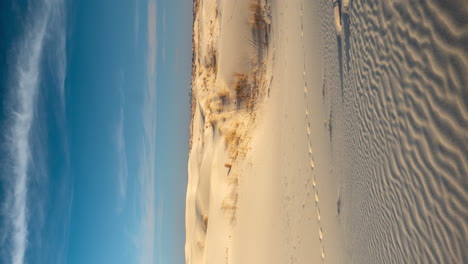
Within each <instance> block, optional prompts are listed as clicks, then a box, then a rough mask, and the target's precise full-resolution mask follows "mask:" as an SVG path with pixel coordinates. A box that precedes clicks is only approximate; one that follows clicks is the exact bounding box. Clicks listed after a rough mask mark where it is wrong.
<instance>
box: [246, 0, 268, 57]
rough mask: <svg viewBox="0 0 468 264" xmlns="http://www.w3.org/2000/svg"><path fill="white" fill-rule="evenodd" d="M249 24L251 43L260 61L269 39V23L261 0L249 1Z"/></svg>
mask: <svg viewBox="0 0 468 264" xmlns="http://www.w3.org/2000/svg"><path fill="white" fill-rule="evenodd" d="M249 9H250V18H249V24H250V27H251V28H252V35H253V41H252V44H253V45H254V46H255V47H256V48H257V52H258V61H262V59H263V53H264V52H265V50H266V48H267V47H268V44H269V40H270V28H271V23H270V19H269V18H268V14H267V11H266V6H265V3H263V1H262V0H251V1H250V6H249Z"/></svg>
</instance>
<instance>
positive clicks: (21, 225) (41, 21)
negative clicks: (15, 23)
mask: <svg viewBox="0 0 468 264" xmlns="http://www.w3.org/2000/svg"><path fill="white" fill-rule="evenodd" d="M57 4H60V7H57ZM61 7H62V6H61V2H60V1H55V0H49V1H44V2H43V3H42V5H39V7H38V9H37V10H34V12H31V14H30V16H29V17H30V20H29V21H27V23H26V25H25V29H24V33H23V36H22V38H21V39H20V40H19V42H18V46H17V47H18V49H17V50H18V53H17V54H16V55H15V56H16V57H15V63H14V64H13V67H14V68H13V71H12V74H13V75H12V76H11V78H10V79H9V82H8V85H9V91H11V94H10V98H9V103H10V105H9V109H8V110H9V114H10V116H9V120H8V122H9V124H8V126H7V127H8V130H7V131H6V133H5V134H4V139H5V143H6V144H5V146H6V147H7V153H8V154H9V155H8V158H9V161H10V162H9V167H7V168H6V169H5V170H4V171H2V173H3V175H2V180H4V182H5V184H6V186H7V187H6V190H7V191H6V193H5V200H4V202H3V203H2V207H1V209H2V210H1V214H2V217H4V219H5V221H4V222H3V223H2V224H3V225H2V226H1V227H0V230H1V233H2V234H1V237H2V241H1V247H2V248H3V249H2V252H3V253H6V256H2V257H3V258H6V261H7V262H8V263H13V264H23V263H25V254H26V249H27V246H28V221H29V215H28V213H29V210H28V173H30V170H31V162H32V160H31V142H30V134H31V129H32V126H33V122H34V119H35V110H36V101H37V99H36V98H37V93H38V88H39V84H40V77H41V68H40V64H41V58H42V56H43V54H42V53H43V47H44V43H45V41H46V37H47V36H48V31H49V30H50V26H51V25H52V24H53V23H54V22H55V21H54V17H53V15H54V14H58V13H59V11H57V10H56V8H61ZM59 41H61V40H59ZM63 45H65V44H64V43H63ZM58 52H60V51H58ZM59 75H61V76H59V77H58V78H60V79H63V80H64V75H65V70H64V71H63V72H59ZM62 75H63V76H62ZM62 94H63V93H62ZM5 251H7V252H5Z"/></svg>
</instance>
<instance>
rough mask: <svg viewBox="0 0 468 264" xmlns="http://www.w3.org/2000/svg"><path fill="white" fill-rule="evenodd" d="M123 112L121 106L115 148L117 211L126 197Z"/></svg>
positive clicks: (126, 171) (126, 170)
mask: <svg viewBox="0 0 468 264" xmlns="http://www.w3.org/2000/svg"><path fill="white" fill-rule="evenodd" d="M124 122H125V117H124V110H123V106H121V108H120V118H119V122H118V124H117V129H116V130H117V135H116V145H117V146H116V147H117V155H118V161H119V168H118V172H117V174H118V175H117V177H118V183H119V211H120V210H122V207H123V205H122V203H123V202H124V201H125V198H126V196H127V179H128V168H127V152H126V146H125V145H126V144H125V135H124Z"/></svg>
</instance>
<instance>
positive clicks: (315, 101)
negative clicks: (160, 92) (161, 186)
mask: <svg viewBox="0 0 468 264" xmlns="http://www.w3.org/2000/svg"><path fill="white" fill-rule="evenodd" d="M194 16H195V17H194V31H193V38H194V40H193V54H194V57H193V69H192V116H193V117H192V127H191V130H192V131H191V147H190V153H189V172H188V176H189V179H188V189H187V208H186V231H187V237H186V239H187V240H186V248H185V254H186V262H187V263H314V262H317V263H321V262H327V263H466V262H468V254H467V253H466V250H465V249H466V248H467V246H468V242H467V241H468V225H467V219H468V207H467V204H468V191H467V189H468V188H467V187H468V186H467V175H468V161H467V157H468V136H467V135H468V99H467V98H468V89H467V87H468V77H467V75H466V73H468V26H467V20H466V17H468V8H467V5H466V4H463V2H462V1H451V2H450V3H446V2H443V3H441V2H438V1H435V0H431V1H426V2H418V3H416V2H408V1H407V2H405V1H396V2H395V1H370V2H369V1H361V0H353V1H348V0H344V1H330V0H327V1H325V0H323V1H301V0H298V1H267V0H259V1H256V0H255V1H254V0H237V1H216V0H200V1H195V2H194Z"/></svg>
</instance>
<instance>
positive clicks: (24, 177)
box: [0, 0, 192, 264]
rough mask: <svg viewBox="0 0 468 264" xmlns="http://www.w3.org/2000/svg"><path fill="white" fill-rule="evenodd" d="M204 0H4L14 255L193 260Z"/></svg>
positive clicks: (0, 176)
mask: <svg viewBox="0 0 468 264" xmlns="http://www.w3.org/2000/svg"><path fill="white" fill-rule="evenodd" d="M191 27H192V1H183V0H178V1H171V0H167V1H151V0H149V1H143V0H131V1H124V0H116V1H110V0H103V1H91V0H85V1H66V0H40V1H26V0H20V1H13V0H11V1H2V2H1V3H0V39H2V41H1V42H0V65H2V66H1V67H0V107H1V111H0V130H1V131H0V135H1V137H2V138H1V141H0V262H1V263H14V264H20V263H183V262H184V241H185V192H186V182H187V156H188V154H187V153H188V138H189V121H190V120H189V119H190V113H189V111H190V107H189V97H188V94H189V93H188V91H189V85H190V73H191Z"/></svg>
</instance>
